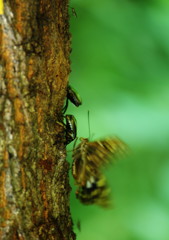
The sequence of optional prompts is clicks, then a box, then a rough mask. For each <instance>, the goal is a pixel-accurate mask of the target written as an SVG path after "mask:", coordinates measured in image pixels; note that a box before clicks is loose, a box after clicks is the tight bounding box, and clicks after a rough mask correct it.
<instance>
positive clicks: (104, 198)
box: [76, 175, 111, 207]
mask: <svg viewBox="0 0 169 240" xmlns="http://www.w3.org/2000/svg"><path fill="white" fill-rule="evenodd" d="M76 197H77V198H78V199H79V200H80V201H81V202H82V203H83V204H85V205H89V204H97V205H100V206H102V207H110V205H111V204H110V188H108V187H107V183H106V181H105V178H104V176H103V175H100V177H99V179H98V180H96V182H95V184H93V185H91V187H90V188H89V187H87V186H80V187H79V188H78V190H77V192H76Z"/></svg>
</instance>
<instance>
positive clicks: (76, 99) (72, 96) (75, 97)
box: [63, 85, 82, 113]
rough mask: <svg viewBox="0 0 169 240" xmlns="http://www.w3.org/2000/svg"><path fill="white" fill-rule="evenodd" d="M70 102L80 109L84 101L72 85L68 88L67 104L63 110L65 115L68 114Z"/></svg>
mask: <svg viewBox="0 0 169 240" xmlns="http://www.w3.org/2000/svg"><path fill="white" fill-rule="evenodd" d="M69 101H71V102H72V103H73V104H74V105H75V106H76V107H79V106H80V105H81V104H82V99H81V97H80V95H79V94H78V92H77V91H76V90H75V89H74V88H72V87H71V86H70V85H68V87H67V98H66V104H65V106H64V108H63V113H65V112H66V110H67V108H68V102H69Z"/></svg>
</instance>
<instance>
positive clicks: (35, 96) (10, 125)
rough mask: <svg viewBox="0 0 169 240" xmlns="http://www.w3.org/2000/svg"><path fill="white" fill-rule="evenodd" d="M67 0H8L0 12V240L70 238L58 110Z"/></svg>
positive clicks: (65, 64)
mask: <svg viewBox="0 0 169 240" xmlns="http://www.w3.org/2000/svg"><path fill="white" fill-rule="evenodd" d="M68 21H69V19H68V0H29V1H28V0H6V1H5V2H4V15H3V16H0V55H1V57H0V239H5V240H8V239H22V240H23V239H29V240H30V239H31V240H32V239H58V240H62V239H64V240H67V239H75V235H74V233H73V232H72V220H71V216H70V210H69V192H70V186H69V179H68V170H69V165H68V163H67V162H66V152H65V144H64V142H65V128H64V125H63V124H61V123H62V121H63V116H62V108H63V104H64V99H65V97H66V88H67V83H68V75H69V72H70V62H69V54H70V34H69V23H68Z"/></svg>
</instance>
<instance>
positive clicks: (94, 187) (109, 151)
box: [72, 138, 126, 207]
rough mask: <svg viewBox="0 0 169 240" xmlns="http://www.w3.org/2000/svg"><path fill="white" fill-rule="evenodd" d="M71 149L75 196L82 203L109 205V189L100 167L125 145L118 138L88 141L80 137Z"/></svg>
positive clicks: (122, 149)
mask: <svg viewBox="0 0 169 240" xmlns="http://www.w3.org/2000/svg"><path fill="white" fill-rule="evenodd" d="M80 140H81V143H80V144H79V145H78V146H77V147H75V148H74V150H73V156H72V157H73V165H72V174H73V177H74V179H75V182H76V185H77V186H78V189H77V192H76V197H77V198H78V199H79V200H80V201H81V202H82V203H84V204H97V205H100V206H102V207H107V206H109V205H110V200H109V196H110V189H109V188H108V186H107V182H106V179H105V177H104V175H103V173H102V168H103V167H104V166H106V165H107V164H108V163H109V162H111V161H114V160H115V159H116V157H117V155H118V154H119V153H120V152H124V151H125V148H126V145H125V144H124V143H123V142H122V141H121V140H120V139H118V138H107V139H104V140H100V141H94V142H89V140H88V139H87V138H81V139H80Z"/></svg>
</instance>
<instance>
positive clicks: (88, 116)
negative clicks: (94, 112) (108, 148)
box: [87, 110, 91, 139]
mask: <svg viewBox="0 0 169 240" xmlns="http://www.w3.org/2000/svg"><path fill="white" fill-rule="evenodd" d="M89 113H90V112H89V110H88V111H87V120H88V129H89V139H90V137H91V132H90V114H89Z"/></svg>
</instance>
